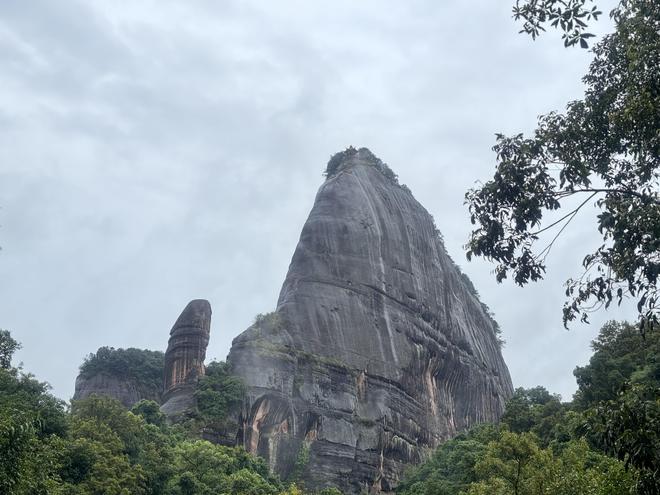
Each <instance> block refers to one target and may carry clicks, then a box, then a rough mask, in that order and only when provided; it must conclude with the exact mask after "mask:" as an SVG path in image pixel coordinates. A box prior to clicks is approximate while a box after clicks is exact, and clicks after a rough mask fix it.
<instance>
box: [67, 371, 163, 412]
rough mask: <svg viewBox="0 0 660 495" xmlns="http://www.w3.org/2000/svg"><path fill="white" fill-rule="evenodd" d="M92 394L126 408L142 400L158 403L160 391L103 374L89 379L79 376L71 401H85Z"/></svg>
mask: <svg viewBox="0 0 660 495" xmlns="http://www.w3.org/2000/svg"><path fill="white" fill-rule="evenodd" d="M93 394H95V395H106V396H108V397H112V398H114V399H117V400H118V401H120V402H121V403H122V404H124V406H126V407H128V408H130V407H132V406H133V405H134V404H137V403H138V402H140V401H141V400H143V399H147V400H154V401H156V402H159V401H160V390H156V389H153V388H149V387H146V386H144V385H143V384H141V383H139V381H138V380H134V379H131V378H127V377H123V376H117V375H115V374H112V373H105V372H103V373H97V374H95V375H93V376H90V377H84V376H82V375H79V376H78V377H77V378H76V389H75V392H74V395H73V400H80V399H86V398H87V397H89V396H90V395H93Z"/></svg>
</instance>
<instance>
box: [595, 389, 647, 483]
mask: <svg viewBox="0 0 660 495" xmlns="http://www.w3.org/2000/svg"><path fill="white" fill-rule="evenodd" d="M659 392H660V388H659V387H658V386H657V385H656V386H655V387H654V386H650V385H639V384H636V385H628V386H626V387H624V389H623V390H621V392H620V393H619V396H618V397H617V398H616V399H615V400H611V401H608V402H603V403H601V404H599V405H598V406H596V407H595V408H594V409H593V410H592V411H591V412H590V417H589V423H588V428H589V430H590V433H591V434H592V435H593V436H594V437H595V438H596V439H597V441H598V443H600V446H601V447H602V448H603V449H604V450H605V451H607V452H609V453H611V454H613V455H614V456H616V457H617V458H618V459H620V460H621V461H624V462H625V465H626V467H627V466H633V467H635V468H637V469H638V470H639V472H640V476H639V480H638V482H637V487H636V488H637V493H639V494H640V495H653V494H656V493H657V489H658V487H659V486H660V394H659Z"/></svg>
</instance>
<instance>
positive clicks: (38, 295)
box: [0, 0, 634, 400]
mask: <svg viewBox="0 0 660 495" xmlns="http://www.w3.org/2000/svg"><path fill="white" fill-rule="evenodd" d="M611 3H612V2H610V3H609V4H608V3H607V2H599V6H600V7H601V9H602V10H609V7H611V5H610V4H611ZM511 4H512V1H498V2H493V1H492V0H473V1H470V2H465V1H459V0H447V1H443V2H437V1H435V0H408V1H405V2H403V1H385V0H362V1H360V2H355V1H354V0H333V1H332V2H329V1H315V2H310V1H304V0H297V1H296V0H288V1H284V0H282V1H278V2H270V1H264V0H262V1H256V0H252V1H210V0H206V1H204V0H192V1H187V2H180V1H166V0H158V1H155V0H154V1H148V0H141V1H117V0H108V1H100V0H99V1H96V0H95V1H89V0H88V1H78V0H57V1H56V0H52V1H46V0H31V1H30V2H25V1H23V0H3V1H2V2H1V3H0V246H2V251H0V328H4V329H8V330H10V331H11V332H12V335H13V336H14V338H16V339H17V340H19V341H20V342H21V343H22V345H23V349H21V350H20V351H19V352H18V353H17V360H18V361H22V362H23V366H24V368H25V369H26V370H27V371H30V372H32V373H34V374H35V375H36V377H37V378H38V379H40V380H45V381H48V382H49V383H50V384H51V385H52V387H53V393H54V394H55V395H57V396H59V397H61V398H63V399H69V398H70V397H71V396H72V395H73V390H74V382H75V377H76V375H77V370H78V366H79V365H80V364H81V362H82V361H83V359H84V357H85V356H86V355H87V354H89V353H90V352H94V351H95V350H96V349H97V348H98V347H100V346H104V345H107V346H113V347H138V348H149V349H159V350H165V348H166V346H167V339H168V336H169V330H170V328H171V326H172V324H173V323H174V321H175V320H176V318H177V316H178V314H179V313H180V312H181V310H182V309H183V308H184V306H185V305H186V304H187V302H188V301H189V300H191V299H195V298H204V299H208V300H209V301H210V302H211V305H212V307H213V321H212V327H211V342H210V344H209V348H208V352H207V357H208V358H209V359H213V358H216V359H225V357H226V355H227V353H228V351H229V347H230V345H231V341H232V339H233V338H234V337H236V336H237V335H238V334H239V333H240V332H241V331H243V330H244V329H245V328H247V327H248V326H249V325H250V324H251V323H252V321H253V320H254V317H255V315H256V314H258V313H265V312H268V311H272V310H273V309H274V306H275V304H276V301H277V296H278V293H279V290H280V287H281V284H282V282H283V281H284V277H285V275H286V271H287V268H288V265H289V262H290V260H291V256H292V254H293V251H294V249H295V246H296V243H297V241H298V237H299V234H300V230H301V228H302V226H303V224H304V222H305V219H306V217H307V215H308V213H309V211H310V209H311V207H312V204H313V201H314V196H315V194H316V191H317V189H318V187H319V186H320V185H321V183H322V182H323V177H322V172H323V170H324V168H325V165H326V162H327V160H328V159H329V157H330V156H331V155H332V154H333V153H335V152H337V151H340V150H342V149H344V148H346V147H347V146H349V145H353V146H356V147H361V146H366V147H368V148H369V149H371V150H372V151H373V152H374V153H375V154H376V155H377V156H379V157H380V158H381V159H382V160H383V161H385V162H386V163H388V164H389V165H390V166H391V168H392V169H393V170H394V171H395V172H396V173H397V174H398V175H399V179H400V181H401V182H402V183H405V184H407V185H408V186H409V187H410V189H411V190H412V192H413V194H414V195H415V197H416V198H417V199H418V200H419V201H420V202H421V203H422V205H424V206H425V207H426V208H427V209H428V210H429V212H430V213H431V214H432V215H433V216H434V217H435V220H436V223H437V225H438V227H439V228H440V230H441V231H442V233H443V235H444V239H445V244H446V246H447V249H448V251H449V253H450V255H451V256H452V257H453V258H454V260H456V261H457V263H458V264H460V265H461V267H462V268H463V270H464V271H465V272H466V273H467V274H468V275H469V276H470V277H471V279H472V280H473V282H474V284H475V286H476V287H477V289H478V291H479V292H480V294H481V296H482V299H483V301H484V302H485V303H486V304H488V306H490V308H491V309H492V310H493V312H494V313H495V315H496V319H497V320H498V321H499V323H500V326H501V327H502V329H503V337H504V339H505V340H506V344H505V347H504V349H503V353H504V358H505V360H506V362H507V364H508V366H509V370H510V372H511V376H512V379H513V383H514V386H517V387H518V386H523V387H532V386H536V385H543V386H545V387H546V388H547V389H548V390H550V391H551V392H554V393H559V394H561V395H562V396H563V398H564V399H566V400H568V399H570V398H571V395H572V394H573V392H574V391H575V388H576V384H575V380H574V378H573V374H572V372H573V369H574V368H575V366H576V365H584V364H585V363H586V362H587V361H588V359H589V356H590V354H591V350H590V347H589V342H590V340H591V339H593V338H594V336H595V335H596V334H597V332H598V329H599V328H600V326H601V324H602V323H603V322H604V321H606V320H608V319H622V318H626V317H627V318H632V317H633V315H634V314H633V312H632V310H631V308H627V307H624V308H622V309H618V310H610V311H609V312H607V313H602V314H597V315H594V316H593V317H592V323H591V325H581V324H575V325H573V326H572V327H571V329H570V330H569V331H566V330H565V329H563V326H562V322H561V308H562V305H563V302H564V287H563V283H564V281H565V280H566V279H567V278H568V277H570V276H572V275H576V274H578V273H579V269H580V262H581V259H582V257H583V256H584V254H586V252H587V250H590V249H593V248H595V247H596V246H597V245H598V244H599V242H598V241H599V238H598V235H597V232H596V231H595V222H594V215H595V211H591V212H584V213H582V214H581V216H580V217H578V218H576V221H575V222H574V224H573V226H572V228H571V229H568V230H567V231H566V232H565V235H563V236H562V237H560V239H559V241H558V243H557V244H556V245H555V247H554V248H553V251H552V253H551V255H550V257H549V258H548V275H547V277H546V279H545V280H544V281H543V282H541V283H537V284H535V285H532V286H527V287H524V288H519V287H516V286H515V285H514V284H513V283H511V282H504V283H502V284H497V283H496V282H495V280H494V275H493V268H494V267H493V265H491V264H489V263H487V262H485V261H481V260H477V261H473V262H470V263H468V262H467V261H466V260H465V255H464V251H463V245H464V244H465V242H466V240H467V238H468V235H469V232H470V223H469V216H468V212H467V208H466V207H465V205H464V204H463V197H464V194H465V192H466V190H467V189H468V188H470V187H473V186H474V185H475V183H477V181H485V180H487V179H488V178H489V177H490V176H492V173H493V170H494V166H495V157H494V153H493V152H492V150H491V147H492V146H493V144H494V142H495V137H494V135H495V133H497V132H503V133H505V134H514V133H518V132H526V133H529V132H531V131H532V130H533V129H534V126H535V122H536V119H537V116H538V115H541V114H544V113H547V112H549V111H553V110H562V108H563V107H564V106H565V104H566V103H567V102H568V101H570V100H574V99H579V98H581V96H582V94H583V85H582V83H581V77H582V76H583V75H584V74H585V73H586V70H587V67H588V64H589V61H590V60H591V57H592V55H591V54H590V53H589V52H588V51H586V50H581V49H577V48H574V49H565V48H564V47H563V45H562V42H561V40H560V35H559V33H556V32H550V33H548V34H547V35H546V36H543V37H541V38H540V39H538V40H536V41H532V40H531V38H529V37H527V36H525V35H522V34H518V31H519V29H520V26H519V25H517V24H516V23H515V22H514V21H513V19H512V18H511ZM610 28H611V25H610V23H609V21H608V20H607V19H605V20H603V21H601V22H599V24H597V25H596V26H595V27H594V30H593V31H594V32H595V33H597V34H599V35H600V34H602V33H604V32H608V30H609V29H610Z"/></svg>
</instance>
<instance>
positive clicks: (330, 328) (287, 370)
mask: <svg viewBox="0 0 660 495" xmlns="http://www.w3.org/2000/svg"><path fill="white" fill-rule="evenodd" d="M328 172H329V174H328V178H327V179H326V181H325V183H324V184H323V185H322V186H321V188H320V190H319V192H318V194H317V197H316V201H315V203H314V207H313V208H312V211H311V213H310V215H309V218H308V220H307V222H306V224H305V226H304V228H303V231H302V234H301V237H300V241H299V243H298V246H297V248H296V251H295V253H294V255H293V259H292V261H291V265H290V267H289V272H288V274H287V277H286V280H285V282H284V285H283V287H282V290H281V293H280V297H279V301H278V304H277V309H276V312H275V313H274V314H271V315H269V316H267V317H264V318H261V319H259V320H258V321H257V322H256V323H255V324H254V325H253V326H252V327H250V328H249V329H248V330H246V331H245V332H243V333H242V334H241V335H239V336H238V337H237V338H236V339H235V340H234V342H233V345H232V349H231V352H230V354H229V358H228V360H229V362H230V364H231V366H232V370H233V372H234V373H235V374H236V375H238V376H240V377H241V378H242V379H243V380H244V382H245V384H246V386H247V398H246V401H245V405H244V407H243V410H242V412H241V413H240V415H239V423H240V425H241V426H240V430H239V432H238V437H239V443H240V442H242V443H243V445H244V446H245V447H246V448H247V449H248V450H249V451H251V452H253V453H256V454H259V455H261V456H263V457H265V458H266V459H267V460H268V462H269V464H270V466H271V467H272V468H273V469H274V470H275V471H277V472H278V473H279V474H280V475H282V476H284V477H285V478H286V477H289V476H292V475H300V476H301V477H302V479H304V480H305V482H306V486H307V487H308V488H311V489H318V488H322V487H325V486H336V487H338V488H340V489H342V490H343V491H345V492H346V493H359V492H360V491H361V490H364V489H367V490H370V491H375V492H388V491H391V490H392V489H393V487H394V486H395V485H396V483H397V480H398V479H399V477H400V476H401V473H402V471H403V469H404V467H405V466H406V465H408V464H410V463H415V462H419V461H420V460H422V459H423V458H424V457H425V456H426V455H427V454H428V453H429V451H430V449H432V448H433V447H435V446H437V445H438V444H439V443H441V442H442V441H444V440H446V439H448V438H450V437H452V436H453V435H455V434H456V433H457V432H459V431H460V430H463V429H465V428H468V427H469V426H471V425H473V424H475V423H479V422H485V421H493V420H497V419H498V417H499V415H500V414H501V412H502V409H503V405H504V401H505V400H506V399H507V398H508V397H509V396H510V395H511V393H512V385H511V379H510V377H509V372H508V370H507V367H506V365H505V363H504V361H503V359H502V356H501V353H500V349H499V345H498V341H497V337H496V335H495V331H494V328H493V323H492V321H491V319H490V318H489V317H488V315H487V314H486V313H485V312H484V310H483V308H482V305H481V304H480V303H479V301H478V300H477V299H476V297H475V296H474V295H473V294H472V293H471V292H470V290H469V289H468V288H467V286H466V284H465V282H464V278H463V277H464V276H463V275H462V274H461V273H460V271H459V270H458V268H457V267H456V266H455V265H454V263H453V262H452V261H451V259H450V258H449V256H448V255H447V253H446V252H445V249H444V246H443V243H442V241H441V239H440V238H439V235H438V233H437V231H436V228H435V225H434V222H433V219H432V217H431V216H430V215H429V214H428V212H427V211H426V210H425V209H424V208H423V207H422V206H421V205H420V204H419V203H418V202H417V201H416V200H415V199H414V198H413V196H412V195H411V194H410V192H409V191H408V190H407V188H405V187H403V186H399V185H398V183H397V182H396V179H395V178H393V177H392V176H391V171H390V170H389V169H387V168H386V167H384V166H383V164H382V163H381V162H380V160H378V159H377V158H375V157H374V156H373V155H372V154H371V153H370V152H369V151H368V150H366V149H361V150H359V151H355V150H352V151H349V150H347V152H343V153H341V154H338V155H336V156H335V157H333V159H332V160H331V162H330V163H329V167H328ZM388 175H389V176H388Z"/></svg>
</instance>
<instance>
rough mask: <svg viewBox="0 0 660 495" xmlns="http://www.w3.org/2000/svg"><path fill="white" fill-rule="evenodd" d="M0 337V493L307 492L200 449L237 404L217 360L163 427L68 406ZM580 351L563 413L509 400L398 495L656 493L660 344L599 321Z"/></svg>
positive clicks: (160, 420)
mask: <svg viewBox="0 0 660 495" xmlns="http://www.w3.org/2000/svg"><path fill="white" fill-rule="evenodd" d="M0 337H1V338H0V341H1V344H2V345H0V352H1V355H0V363H1V364H2V366H1V368H0V392H1V393H0V493H6V494H11V495H28V494H30V495H32V494H79V495H88V494H90V495H91V494H100V493H102V494H108V495H112V494H116V495H123V494H153V495H156V494H163V495H175V494H176V495H193V494H194V495H197V494H216V493H228V494H229V493H231V494H246V495H278V494H303V493H306V492H304V486H302V485H301V484H300V483H298V485H296V481H297V480H295V479H291V480H280V479H278V478H277V477H276V476H274V475H273V474H272V473H270V472H269V470H268V467H267V466H266V464H265V462H264V461H263V460H261V459H259V458H257V457H254V456H252V455H250V454H248V453H247V452H245V450H243V449H242V448H239V447H225V446H221V445H216V444H213V443H211V442H208V441H206V440H203V439H201V437H200V433H201V431H202V430H204V429H206V430H208V428H209V427H211V428H212V427H213V426H214V425H218V424H220V425H221V424H222V423H223V421H224V420H225V415H226V410H227V404H228V403H230V402H233V401H236V400H240V396H241V393H242V391H241V384H240V383H239V382H237V381H236V380H235V379H233V377H231V376H230V375H228V373H227V370H226V367H225V365H224V364H223V363H215V364H211V365H210V366H209V376H208V377H207V378H206V379H204V380H202V381H201V382H200V386H199V388H198V394H197V396H198V401H199V406H200V407H199V411H198V413H197V415H194V416H192V417H191V418H190V419H189V421H187V422H184V423H182V424H177V425H170V424H167V423H166V421H165V418H164V416H163V415H162V414H161V413H160V411H159V409H158V404H157V403H155V402H153V401H142V402H140V403H138V404H136V405H135V406H134V407H133V408H132V409H131V410H128V409H126V408H124V407H123V406H122V405H121V404H120V403H119V402H117V401H115V400H113V399H109V398H105V397H97V396H93V397H90V398H87V399H85V400H82V401H74V402H73V403H72V404H71V405H70V406H69V405H67V404H66V403H64V402H63V401H61V400H59V399H57V398H55V397H54V396H52V395H51V394H50V393H49V392H48V385H47V384H46V383H43V382H40V381H38V380H37V379H36V378H35V377H33V376H32V375H30V374H29V373H27V372H25V371H24V370H22V369H21V368H17V367H14V366H12V364H11V356H12V354H13V353H14V351H15V350H16V349H17V348H19V344H18V343H17V342H16V341H15V340H13V339H12V337H11V335H10V334H9V332H7V331H3V332H2V335H1V336H0ZM592 347H593V350H594V353H593V355H592V357H591V359H590V361H589V363H588V364H587V365H586V366H584V367H577V368H576V369H575V371H574V374H575V376H576V379H577V382H578V390H577V392H576V394H575V396H574V398H573V400H572V401H571V402H562V401H561V400H560V397H559V396H557V395H553V394H552V393H550V392H548V391H547V390H546V389H545V388H544V387H541V386H539V387H535V388H532V389H521V388H519V389H517V390H516V392H515V394H514V396H513V398H512V399H511V400H510V401H509V402H508V404H507V407H506V411H505V413H504V416H503V417H502V420H501V422H500V423H499V424H482V425H478V426H476V427H474V428H472V429H471V430H469V431H467V432H464V433H462V434H461V435H459V436H457V437H456V438H454V439H452V440H450V441H448V442H446V443H445V444H443V445H442V446H441V447H440V448H438V449H437V450H436V451H435V452H434V453H433V454H432V455H431V457H430V459H429V460H428V461H427V462H425V463H423V464H421V465H420V466H417V467H413V468H411V469H410V471H409V472H408V473H407V475H406V476H405V478H404V479H403V480H402V482H401V484H400V485H399V487H398V489H397V493H400V494H402V495H459V494H467V495H478V494H517V495H526V494H538V493H552V494H557V495H562V494H567V495H568V494H576V495H577V494H585V493H594V494H612V495H615V494H628V493H638V494H649V495H650V494H653V493H657V491H656V489H657V486H659V484H660V477H659V466H660V334H659V333H658V332H650V333H648V334H647V335H646V336H645V337H643V336H642V335H641V334H640V333H639V330H638V329H637V327H636V326H634V325H631V324H627V323H617V322H610V323H608V324H606V325H605V326H604V327H603V328H602V329H601V331H600V334H599V336H598V338H597V339H596V340H595V341H594V342H593V344H592ZM83 366H86V365H83ZM219 398H221V399H222V400H219ZM321 493H322V494H323V495H331V494H337V493H339V492H338V491H337V490H335V489H332V488H329V489H327V490H324V491H323V492H321Z"/></svg>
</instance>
